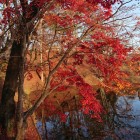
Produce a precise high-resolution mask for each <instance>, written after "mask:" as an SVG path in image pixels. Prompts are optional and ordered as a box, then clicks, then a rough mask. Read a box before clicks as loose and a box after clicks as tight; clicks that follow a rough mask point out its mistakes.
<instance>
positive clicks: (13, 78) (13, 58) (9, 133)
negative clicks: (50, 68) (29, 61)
mask: <svg viewBox="0 0 140 140" xmlns="http://www.w3.org/2000/svg"><path fill="white" fill-rule="evenodd" d="M22 47H23V43H22V39H21V40H15V41H13V44H12V48H11V54H10V59H9V62H8V67H7V70H6V77H5V81H4V85H3V90H2V96H1V105H0V124H1V129H2V135H3V136H4V137H5V138H6V139H8V138H12V137H13V138H14V137H15V132H16V130H15V128H16V124H15V117H16V116H15V110H16V106H15V101H14V95H15V92H16V89H17V84H18V83H17V82H18V77H19V70H20V64H21V54H22V50H23V49H22Z"/></svg>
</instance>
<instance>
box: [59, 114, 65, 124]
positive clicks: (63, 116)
mask: <svg viewBox="0 0 140 140" xmlns="http://www.w3.org/2000/svg"><path fill="white" fill-rule="evenodd" d="M59 116H60V121H61V122H66V120H67V115H66V114H64V113H60V114H59Z"/></svg>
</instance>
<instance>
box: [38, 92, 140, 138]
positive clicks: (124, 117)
mask: <svg viewBox="0 0 140 140" xmlns="http://www.w3.org/2000/svg"><path fill="white" fill-rule="evenodd" d="M113 106H114V107H112V108H113V109H112V110H111V111H110V112H109V113H108V114H106V115H104V116H102V117H103V121H104V123H99V122H97V120H94V119H91V118H90V117H89V116H88V115H85V114H83V113H82V112H81V111H71V112H66V115H67V116H68V117H67V121H66V122H65V123H64V122H61V121H60V119H59V116H58V115H54V116H51V117H49V118H47V120H46V136H42V138H43V140H139V139H140V100H139V97H138V95H137V94H136V95H134V96H121V97H118V99H117V100H116V102H114V105H113ZM37 126H38V129H39V130H40V133H41V122H38V124H37Z"/></svg>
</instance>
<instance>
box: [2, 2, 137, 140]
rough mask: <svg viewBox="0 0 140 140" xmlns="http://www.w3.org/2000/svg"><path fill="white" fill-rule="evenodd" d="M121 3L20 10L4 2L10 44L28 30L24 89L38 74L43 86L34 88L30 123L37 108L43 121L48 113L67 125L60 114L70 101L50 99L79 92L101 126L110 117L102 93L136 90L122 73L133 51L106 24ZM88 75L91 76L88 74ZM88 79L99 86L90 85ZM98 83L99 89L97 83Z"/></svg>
mask: <svg viewBox="0 0 140 140" xmlns="http://www.w3.org/2000/svg"><path fill="white" fill-rule="evenodd" d="M116 2H117V3H118V4H121V3H122V2H121V1H119V0H55V1H53V0H52V1H51V0H33V1H26V0H25V1H24V0H21V1H20V4H19V3H14V2H13V1H10V2H8V3H7V1H4V0H1V1H0V3H1V4H6V8H5V9H4V10H3V11H2V19H1V21H0V22H1V24H2V26H3V28H9V27H11V30H10V31H9V32H10V34H11V39H13V40H15V41H17V42H18V41H20V39H22V35H20V32H22V33H24V32H23V30H22V27H24V26H25V27H26V28H25V29H26V32H25V34H26V38H27V40H26V43H25V44H26V45H25V46H26V49H25V52H24V59H25V60H26V61H25V64H24V66H25V67H24V71H25V74H24V78H25V83H24V89H25V91H26V88H27V87H26V86H28V85H27V84H26V81H27V82H29V84H30V85H31V84H32V81H36V79H37V78H36V79H35V76H34V75H35V74H36V77H38V79H37V82H38V83H39V84H40V83H41V84H40V85H39V84H38V87H37V86H34V87H33V88H34V91H35V90H36V91H37V94H38V95H37V96H33V92H32V93H31V94H30V99H29V100H30V101H31V103H30V104H31V105H30V106H29V107H26V108H25V107H24V113H25V114H24V115H25V119H27V118H28V117H29V116H31V115H32V114H33V113H34V111H35V110H36V109H37V108H38V114H40V115H41V112H40V110H41V109H42V108H43V109H44V110H47V113H48V114H49V115H53V114H58V115H59V116H60V118H61V121H62V122H65V121H66V117H67V116H66V115H65V110H62V109H61V106H62V103H63V102H64V101H65V100H63V101H61V102H60V100H59V101H58V100H55V99H52V97H50V96H51V95H55V94H54V93H61V92H65V91H68V90H69V89H71V88H74V89H76V91H75V92H76V94H77V95H78V103H79V104H80V107H78V109H80V110H82V111H83V112H84V113H85V114H89V115H90V116H91V117H92V118H96V119H97V120H98V121H102V119H101V114H102V113H103V112H105V111H104V108H103V107H102V105H101V103H100V101H99V99H97V96H98V94H99V93H97V89H98V88H104V90H105V91H106V92H109V91H115V92H119V91H121V90H122V89H125V88H126V87H130V86H131V82H128V81H126V79H127V77H128V75H127V74H126V72H125V71H123V70H121V68H122V66H123V65H124V62H126V58H127V55H128V53H129V52H130V51H131V50H132V48H129V47H127V48H126V47H125V44H127V43H128V40H123V39H122V38H120V37H119V36H116V29H115V28H114V27H113V26H110V25H109V24H107V21H108V20H110V19H112V18H113V12H112V5H113V4H114V3H116ZM13 5H14V6H13ZM13 30H14V31H15V34H14V33H13ZM40 59H41V60H40ZM133 59H134V58H133ZM133 59H132V60H133ZM135 59H136V58H135ZM86 69H88V70H89V71H88V72H87V73H83V72H82V71H86ZM19 73H20V72H19ZM87 75H93V76H94V77H95V79H96V80H93V81H92V78H91V79H90V81H88V79H86V78H87ZM42 77H43V79H42ZM90 77H92V76H90ZM122 77H123V78H122ZM30 81H31V82H30ZM97 81H98V84H97V85H96V88H95V86H93V85H94V84H92V83H94V82H97ZM37 88H38V89H37ZM60 96H62V95H60ZM74 96H75V95H74ZM74 98H75V97H74ZM23 100H24V99H23ZM24 102H26V100H25V101H24ZM56 102H57V103H58V104H59V105H58V104H57V105H56ZM45 115H46V114H45ZM38 117H40V116H38ZM28 129H30V130H31V128H28ZM29 132H30V131H29ZM27 133H28V131H27ZM28 135H29V133H28V134H27V136H28ZM29 137H30V136H29ZM27 139H28V138H27Z"/></svg>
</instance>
